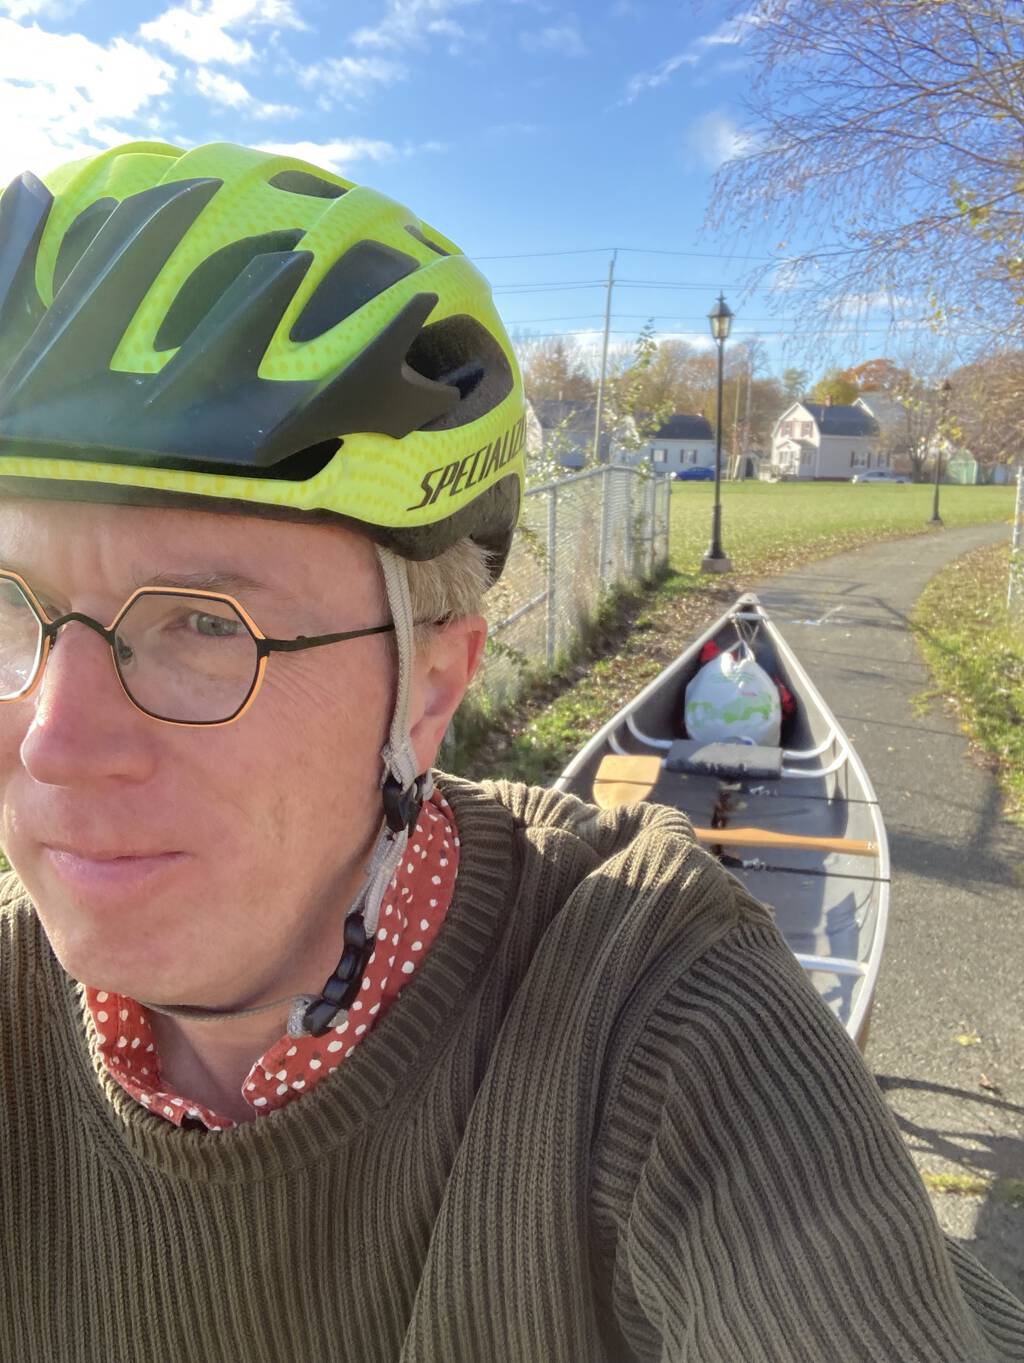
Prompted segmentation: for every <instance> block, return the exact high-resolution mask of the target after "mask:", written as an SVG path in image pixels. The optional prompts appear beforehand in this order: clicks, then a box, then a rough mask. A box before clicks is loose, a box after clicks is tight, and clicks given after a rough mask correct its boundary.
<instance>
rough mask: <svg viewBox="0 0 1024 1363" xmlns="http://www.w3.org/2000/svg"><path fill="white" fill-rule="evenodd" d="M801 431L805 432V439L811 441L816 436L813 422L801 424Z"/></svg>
mask: <svg viewBox="0 0 1024 1363" xmlns="http://www.w3.org/2000/svg"><path fill="white" fill-rule="evenodd" d="M801 430H802V432H803V437H804V439H805V440H809V439H810V437H811V436H812V435H813V434H814V422H813V421H804V422H801Z"/></svg>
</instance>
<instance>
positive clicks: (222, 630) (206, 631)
mask: <svg viewBox="0 0 1024 1363" xmlns="http://www.w3.org/2000/svg"><path fill="white" fill-rule="evenodd" d="M72 620H77V621H79V622H80V623H81V624H83V625H88V627H89V628H90V629H93V630H95V631H96V633H97V634H99V635H102V637H103V638H104V639H105V640H106V641H107V643H108V644H109V645H110V651H111V655H112V656H113V659H114V668H115V670H116V671H117V676H118V680H119V681H120V683H121V686H122V688H123V690H124V693H125V695H126V696H127V697H128V699H129V700H130V701H131V702H132V704H133V705H135V706H136V708H137V709H139V710H141V711H142V712H143V714H146V715H150V716H151V717H152V718H153V719H159V720H163V721H164V722H165V723H168V724H188V725H193V724H207V725H212V724H230V723H231V722H232V721H233V720H236V719H240V718H241V717H242V715H244V714H245V712H246V710H248V708H249V706H250V705H251V704H252V703H253V701H254V700H255V698H256V693H257V691H258V690H259V688H260V684H261V683H262V681H263V674H264V673H265V671H266V668H267V658H268V657H269V655H270V654H271V653H298V652H301V651H302V650H304V649H307V648H321V647H322V646H323V645H324V644H340V643H344V642H345V641H346V640H348V639H362V638H365V637H366V636H368V635H371V634H386V633H389V632H390V631H392V630H393V629H394V628H395V626H394V624H387V625H374V626H372V627H371V628H370V629H350V630H345V631H344V632H343V633H340V634H320V635H317V636H315V637H306V636H305V635H299V637H298V638H296V639H269V638H267V636H266V635H265V634H264V633H263V631H262V630H261V629H260V627H259V626H258V625H257V624H256V622H255V621H254V620H253V618H252V617H251V616H250V615H249V613H248V611H246V609H245V607H244V606H242V605H240V604H239V602H237V601H236V600H235V599H234V597H231V596H222V595H220V594H219V593H217V592H207V591H202V590H200V589H199V588H192V587H181V588H176V587H139V588H138V590H136V591H135V592H133V593H132V595H131V596H130V597H129V598H128V600H127V601H126V602H125V604H124V605H123V606H122V607H121V610H120V612H119V613H118V615H117V617H116V618H115V620H114V621H113V623H112V624H110V625H102V624H100V622H99V621H98V620H94V619H93V618H92V616H90V615H83V614H82V613H81V612H80V611H71V612H69V613H68V614H67V615H61V616H58V617H57V618H56V619H51V618H50V616H49V615H47V613H46V611H45V610H44V609H43V607H42V606H41V605H40V604H39V602H38V600H37V599H36V597H35V594H34V593H33V591H32V589H31V588H30V587H29V585H28V583H27V582H25V581H24V579H23V578H21V577H20V576H19V575H18V574H17V573H13V572H9V571H5V570H0V702H2V701H7V700H22V699H23V698H24V697H25V696H28V695H30V694H31V692H32V691H33V690H34V689H35V687H36V686H37V685H38V684H39V680H40V678H41V677H42V675H43V668H44V667H45V665H46V659H47V657H48V656H49V653H50V649H51V648H52V647H53V645H54V642H55V641H56V638H57V632H58V631H59V630H60V629H61V628H62V627H63V626H64V625H66V624H69V623H70V622H71V621H72Z"/></svg>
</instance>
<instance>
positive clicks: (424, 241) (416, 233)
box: [405, 222, 451, 256]
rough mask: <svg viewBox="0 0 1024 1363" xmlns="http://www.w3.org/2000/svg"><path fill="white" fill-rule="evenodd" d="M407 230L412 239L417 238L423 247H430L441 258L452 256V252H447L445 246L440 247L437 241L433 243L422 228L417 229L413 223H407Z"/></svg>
mask: <svg viewBox="0 0 1024 1363" xmlns="http://www.w3.org/2000/svg"><path fill="white" fill-rule="evenodd" d="M405 230H406V231H407V232H408V233H409V235H410V237H415V238H416V240H417V241H418V242H420V243H421V245H423V246H429V247H430V249H431V250H432V251H436V252H437V254H438V255H439V256H450V255H451V251H446V250H445V249H444V247H443V246H438V244H437V242H436V241H431V240H430V238H429V237H428V236H427V235H426V234H425V233H424V231H423V230H422V228H419V227H416V226H415V225H414V224H413V223H408V222H407V223H406V225H405Z"/></svg>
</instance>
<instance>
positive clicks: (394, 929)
mask: <svg viewBox="0 0 1024 1363" xmlns="http://www.w3.org/2000/svg"><path fill="white" fill-rule="evenodd" d="M458 866H459V839H458V836H457V833H456V828H455V818H454V815H453V814H452V810H451V806H450V805H449V804H448V801H447V800H446V799H445V798H444V796H443V795H441V794H440V793H439V792H438V791H435V792H434V794H433V795H432V796H431V798H430V799H429V800H428V801H426V802H425V803H424V805H423V808H422V810H421V811H420V817H419V821H418V822H417V824H416V829H415V832H414V833H413V835H412V837H411V838H410V839H409V844H408V847H407V849H406V857H405V860H404V861H403V863H402V865H401V867H400V868H399V870H398V872H397V874H396V875H395V877H394V879H393V880H392V881H391V886H390V888H389V890H388V892H387V894H385V896H384V901H383V903H382V904H381V910H380V922H379V924H378V928H377V940H376V944H375V946H374V949H373V953H372V955H371V956H370V959H369V961H368V962H367V966H366V973H365V975H364V976H363V985H362V989H361V991H360V994H359V997H358V998H357V999H356V1001H355V1002H354V1003H353V1004H352V1007H351V1008H350V1009H349V1011H348V1016H347V1017H346V1018H345V1020H344V1021H343V1022H340V1023H339V1024H338V1025H337V1026H336V1027H333V1028H332V1029H331V1030H330V1031H329V1032H327V1033H326V1035H324V1036H320V1037H313V1036H304V1037H291V1036H288V1035H287V1033H286V1034H285V1035H284V1036H283V1037H281V1039H280V1040H279V1041H277V1042H275V1043H274V1045H273V1046H271V1048H270V1050H269V1051H267V1052H266V1054H265V1055H262V1056H261V1057H260V1058H259V1060H257V1061H256V1063H255V1065H253V1067H252V1069H251V1070H250V1071H249V1074H248V1075H247V1077H246V1080H245V1083H244V1084H243V1086H242V1094H243V1096H244V1098H245V1100H246V1101H247V1102H248V1103H249V1104H250V1105H251V1106H252V1107H253V1109H254V1110H255V1112H256V1113H257V1115H262V1114H263V1113H267V1112H274V1111H275V1110H276V1109H277V1108H280V1107H284V1106H285V1104H286V1103H291V1102H294V1101H295V1099H296V1098H299V1097H301V1096H302V1094H303V1093H308V1092H309V1090H310V1089H311V1088H314V1087H315V1086H316V1084H318V1083H319V1081H320V1080H321V1079H323V1077H324V1076H325V1075H327V1074H330V1072H331V1071H332V1070H336V1069H337V1068H338V1066H339V1065H340V1064H341V1062H342V1061H343V1060H344V1059H345V1058H346V1057H347V1056H350V1055H351V1054H352V1052H353V1051H354V1050H355V1048H356V1046H357V1045H358V1044H359V1042H360V1041H361V1040H362V1038H363V1037H364V1036H366V1034H367V1033H368V1032H369V1031H370V1030H371V1028H372V1027H373V1025H374V1023H375V1022H376V1021H377V1019H378V1018H380V1017H382V1016H383V1014H384V1013H386V1012H387V1010H388V1008H389V1007H390V1006H391V1004H392V1003H394V1001H395V999H397V998H398V996H399V994H400V993H401V992H402V989H403V988H404V986H405V985H406V984H408V982H409V980H410V979H411V978H412V977H413V975H414V974H415V973H416V970H417V967H418V966H419V965H421V964H422V962H423V958H424V957H425V955H426V953H427V950H428V948H429V946H430V944H431V942H432V941H433V940H434V937H435V936H436V935H437V932H438V929H439V928H440V926H441V924H442V923H443V922H444V918H445V914H446V913H447V912H448V905H449V904H450V903H451V898H452V893H453V891H454V889H455V875H456V872H457V870H458ZM85 1001H86V1008H87V1011H88V1013H89V1016H90V1017H91V1019H92V1024H93V1027H94V1029H95V1033H96V1035H95V1038H94V1045H95V1046H96V1048H97V1049H98V1051H99V1054H100V1056H101V1057H102V1059H103V1061H104V1064H105V1065H106V1067H107V1069H108V1070H109V1071H110V1073H111V1074H112V1075H113V1077H114V1078H115V1079H116V1080H117V1082H118V1083H119V1084H120V1085H121V1087H122V1088H123V1089H124V1090H125V1092H127V1093H129V1094H131V1096H132V1097H133V1098H134V1099H136V1101H137V1102H139V1103H141V1104H142V1105H143V1106H144V1107H146V1108H148V1109H149V1110H150V1112H157V1113H159V1114H160V1115H161V1116H163V1117H166V1118H167V1120H168V1121H170V1122H173V1123H174V1124H175V1126H181V1124H182V1123H183V1122H184V1121H185V1120H186V1119H187V1118H191V1119H193V1121H200V1122H202V1124H203V1125H204V1126H205V1127H206V1128H207V1129H208V1130H210V1131H222V1130H224V1129H225V1128H227V1127H230V1126H234V1124H235V1123H234V1122H233V1121H231V1120H230V1119H228V1118H225V1117H220V1116H218V1115H217V1113H216V1112H212V1111H211V1110H210V1109H209V1108H208V1107H204V1106H203V1104H202V1103H195V1102H191V1101H190V1100H189V1099H188V1098H186V1097H185V1096H184V1095H183V1094H181V1093H177V1092H176V1091H175V1090H174V1089H172V1088H169V1087H167V1086H166V1085H164V1084H163V1083H161V1077H160V1057H159V1055H158V1054H157V1050H156V1041H155V1038H154V1036H153V1031H152V1028H151V1027H150V1025H149V1021H148V1016H147V1013H146V1009H145V1008H144V1007H143V1006H142V1004H140V1003H137V1002H135V1000H134V999H129V998H125V997H123V996H122V995H120V994H111V993H108V992H107V991H106V990H103V989H93V988H91V987H87V988H86V991H85Z"/></svg>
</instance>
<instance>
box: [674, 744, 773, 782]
mask: <svg viewBox="0 0 1024 1363" xmlns="http://www.w3.org/2000/svg"><path fill="white" fill-rule="evenodd" d="M665 770H666V771H678V772H685V773H686V775H688V776H718V777H720V778H721V779H722V780H725V781H746V780H758V781H777V780H779V778H780V777H781V776H782V749H781V748H769V747H764V746H762V745H760V744H754V743H701V742H699V741H696V740H694V739H691V738H677V739H676V741H675V742H674V743H673V744H672V746H671V748H669V750H668V753H667V754H666V756H665Z"/></svg>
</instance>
